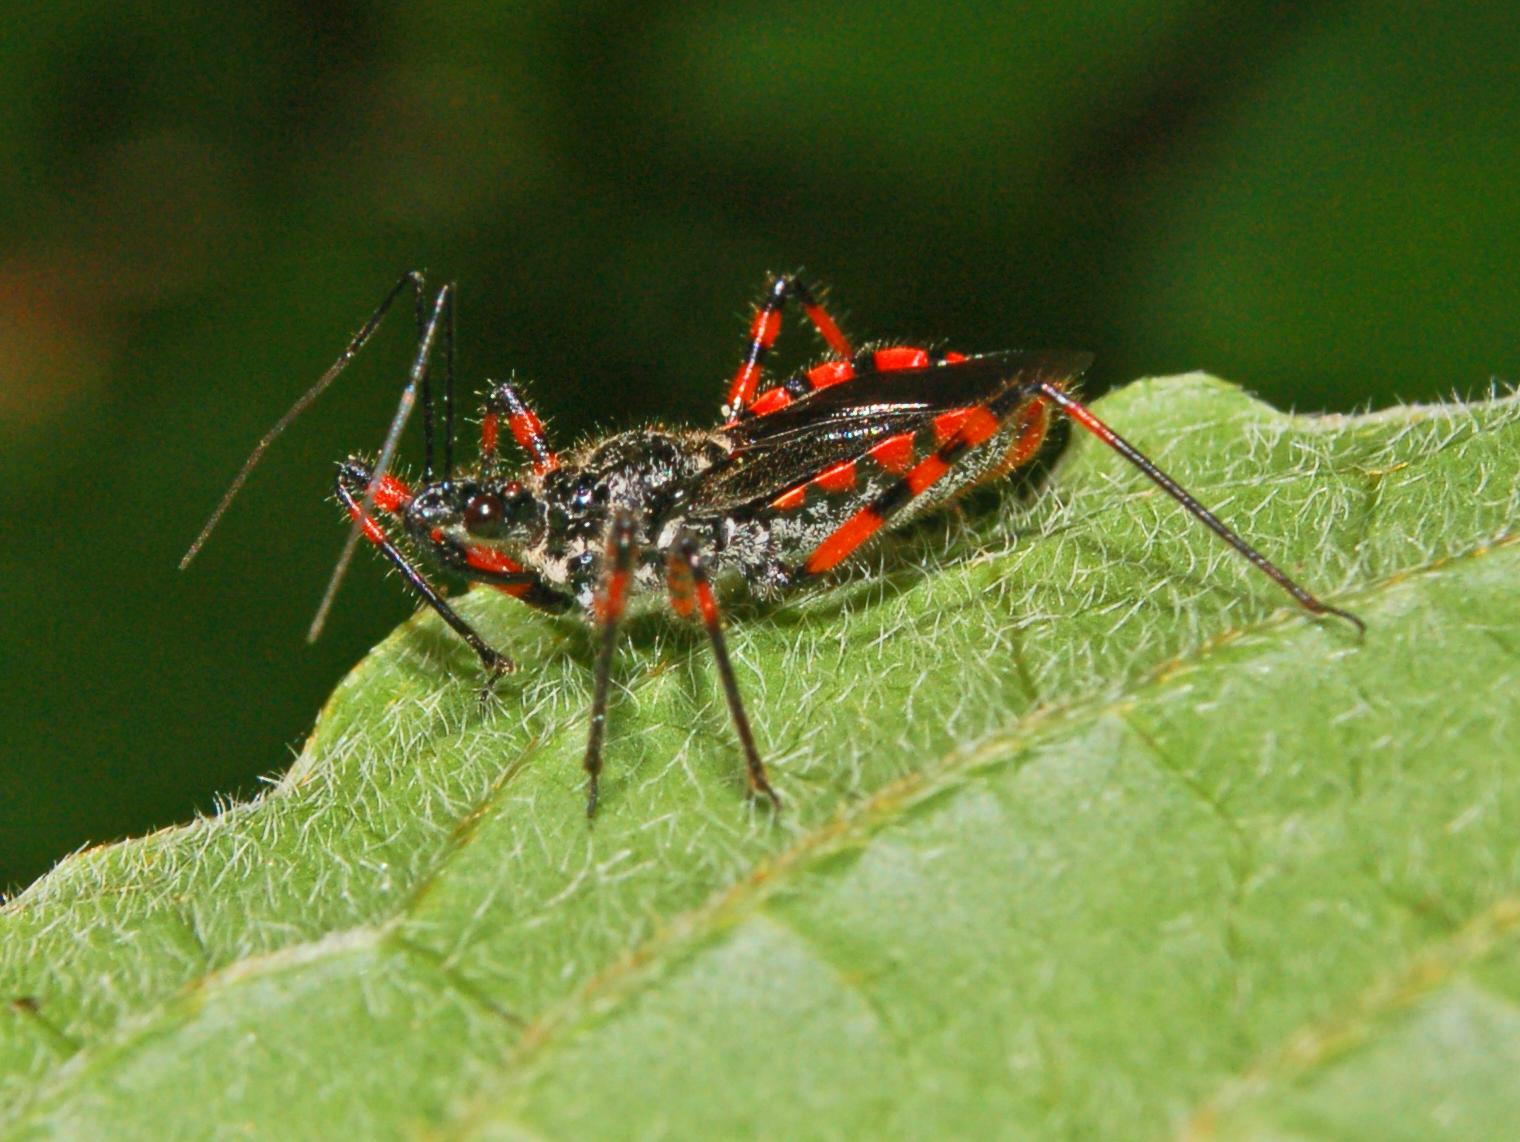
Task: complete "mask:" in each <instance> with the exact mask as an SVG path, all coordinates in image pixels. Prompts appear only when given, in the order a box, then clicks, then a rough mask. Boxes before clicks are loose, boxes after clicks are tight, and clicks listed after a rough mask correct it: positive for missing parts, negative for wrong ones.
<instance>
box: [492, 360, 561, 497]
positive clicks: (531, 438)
mask: <svg viewBox="0 0 1520 1142" xmlns="http://www.w3.org/2000/svg"><path fill="white" fill-rule="evenodd" d="M502 417H506V420H507V429H508V431H510V432H511V433H512V438H513V439H514V440H516V441H517V446H518V447H519V448H521V449H522V450H523V451H524V452H526V453H527V454H528V461H529V463H531V464H532V465H533V471H534V473H535V474H536V475H539V476H542V475H543V474H544V473H545V472H547V471H549V470H550V469H551V468H556V467H558V466H559V458H558V457H557V456H555V454H554V450H553V449H552V448H550V447H549V439H548V435H547V434H546V433H545V432H544V422H543V421H541V420H540V419H539V418H538V414H537V413H536V412H534V411H533V409H532V408H531V407H530V406H529V405H528V402H527V401H525V400H523V399H522V396H521V395H520V394H519V393H518V391H517V389H516V387H515V386H513V385H512V384H511V383H510V382H507V381H503V382H501V383H500V384H498V385H495V386H493V387H492V389H491V391H490V393H489V394H488V395H487V397H486V413H485V417H484V418H483V419H482V420H481V422H480V462H481V472H482V474H483V475H485V476H486V477H487V478H489V477H490V476H491V475H494V474H495V471H496V444H497V439H498V437H499V435H500V432H501V420H502Z"/></svg>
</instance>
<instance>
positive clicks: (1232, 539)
mask: <svg viewBox="0 0 1520 1142" xmlns="http://www.w3.org/2000/svg"><path fill="white" fill-rule="evenodd" d="M1035 388H1036V389H1038V390H1039V392H1040V394H1041V396H1043V397H1045V398H1046V399H1048V400H1049V401H1051V403H1053V404H1055V405H1056V406H1057V407H1059V408H1060V409H1061V411H1062V412H1064V413H1065V414H1066V415H1067V416H1069V417H1070V418H1071V419H1072V420H1074V421H1076V422H1077V423H1078V424H1080V425H1081V426H1082V427H1083V428H1085V429H1087V431H1088V432H1091V433H1092V434H1093V435H1094V436H1096V437H1097V438H1098V439H1099V440H1101V441H1103V443H1104V444H1107V445H1108V446H1109V447H1110V448H1112V449H1113V450H1114V451H1115V452H1117V453H1119V455H1120V456H1123V457H1124V458H1125V459H1126V460H1128V461H1129V462H1130V463H1131V464H1133V465H1134V466H1135V467H1136V468H1139V469H1140V471H1142V472H1144V473H1145V475H1146V476H1148V477H1150V479H1151V481H1152V482H1153V483H1155V484H1156V486H1157V487H1159V488H1160V489H1161V490H1162V491H1163V492H1165V493H1166V494H1167V495H1169V496H1171V497H1172V499H1174V500H1176V501H1177V502H1178V503H1179V504H1181V505H1182V506H1183V508H1184V509H1186V510H1187V512H1188V513H1189V514H1190V515H1192V516H1193V517H1194V518H1195V519H1197V520H1198V521H1199V522H1200V523H1202V524H1203V525H1204V526H1205V527H1207V528H1208V529H1209V530H1210V531H1212V532H1213V533H1214V534H1215V535H1217V536H1219V538H1220V539H1222V540H1224V541H1225V542H1226V543H1228V544H1229V545H1230V546H1231V547H1233V548H1234V549H1235V550H1236V551H1238V552H1240V554H1241V555H1243V556H1245V557H1246V559H1248V560H1249V561H1250V562H1251V563H1252V565H1254V566H1255V567H1256V569H1257V570H1258V571H1260V572H1261V573H1262V574H1264V575H1266V576H1267V578H1269V579H1271V580H1272V581H1273V582H1274V583H1276V584H1277V585H1278V586H1279V587H1281V588H1282V589H1283V590H1284V591H1286V592H1288V594H1290V595H1292V596H1293V598H1294V600H1296V601H1297V603H1298V604H1299V606H1301V607H1303V608H1304V610H1306V611H1309V612H1310V613H1311V614H1316V615H1334V616H1335V617H1336V618H1340V619H1345V620H1346V621H1347V622H1348V623H1350V624H1351V625H1352V626H1354V627H1356V629H1357V631H1358V632H1359V633H1361V634H1363V635H1365V634H1366V633H1367V624H1366V623H1364V622H1363V621H1362V620H1361V619H1359V618H1357V616H1356V615H1353V614H1352V613H1351V612H1350V611H1343V610H1341V609H1340V608H1339V607H1332V606H1331V605H1330V604H1329V603H1326V602H1322V601H1321V600H1319V599H1317V598H1315V596H1313V595H1311V594H1310V593H1309V592H1308V591H1306V590H1304V589H1303V588H1302V587H1300V586H1299V585H1298V584H1297V583H1295V582H1294V581H1293V580H1292V579H1290V578H1288V576H1287V575H1286V574H1285V573H1284V572H1283V571H1282V570H1281V569H1279V568H1278V566H1277V565H1276V564H1275V563H1273V562H1272V561H1271V560H1270V559H1268V558H1267V557H1266V556H1265V555H1263V554H1262V553H1261V552H1259V551H1257V550H1256V548H1254V547H1252V546H1251V545H1250V544H1249V543H1247V542H1246V541H1245V540H1244V539H1242V538H1241V537H1240V536H1239V535H1237V534H1236V533H1235V532H1234V531H1233V530H1232V529H1231V528H1230V527H1229V526H1228V525H1227V524H1226V523H1224V521H1222V520H1221V519H1219V517H1218V516H1216V515H1214V513H1213V512H1211V511H1209V509H1208V508H1206V507H1204V506H1203V505H1202V504H1200V503H1199V502H1198V501H1197V500H1195V499H1194V498H1193V497H1192V495H1191V494H1190V493H1189V492H1188V490H1187V489H1186V488H1184V487H1183V486H1182V485H1181V484H1179V483H1177V481H1176V480H1174V479H1172V478H1171V477H1170V476H1168V475H1167V474H1166V473H1165V472H1163V471H1162V470H1161V469H1160V468H1158V467H1156V465H1155V464H1153V463H1152V462H1151V460H1150V459H1149V458H1148V457H1147V456H1146V455H1145V454H1144V453H1143V452H1141V451H1140V450H1139V449H1138V448H1136V447H1135V446H1134V445H1133V444H1131V443H1130V442H1129V441H1128V440H1126V439H1124V437H1122V436H1120V435H1119V434H1118V433H1117V432H1115V431H1114V430H1113V429H1112V428H1110V427H1109V426H1108V425H1106V424H1104V423H1103V421H1101V420H1099V419H1098V418H1097V417H1096V416H1094V415H1093V414H1092V412H1091V411H1090V410H1089V409H1088V408H1087V406H1086V405H1084V404H1082V403H1081V402H1079V401H1076V400H1073V399H1072V398H1071V397H1070V396H1068V395H1067V394H1066V391H1065V390H1064V389H1062V388H1061V386H1060V385H1059V384H1056V383H1055V382H1052V381H1039V382H1037V383H1036V385H1035Z"/></svg>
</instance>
